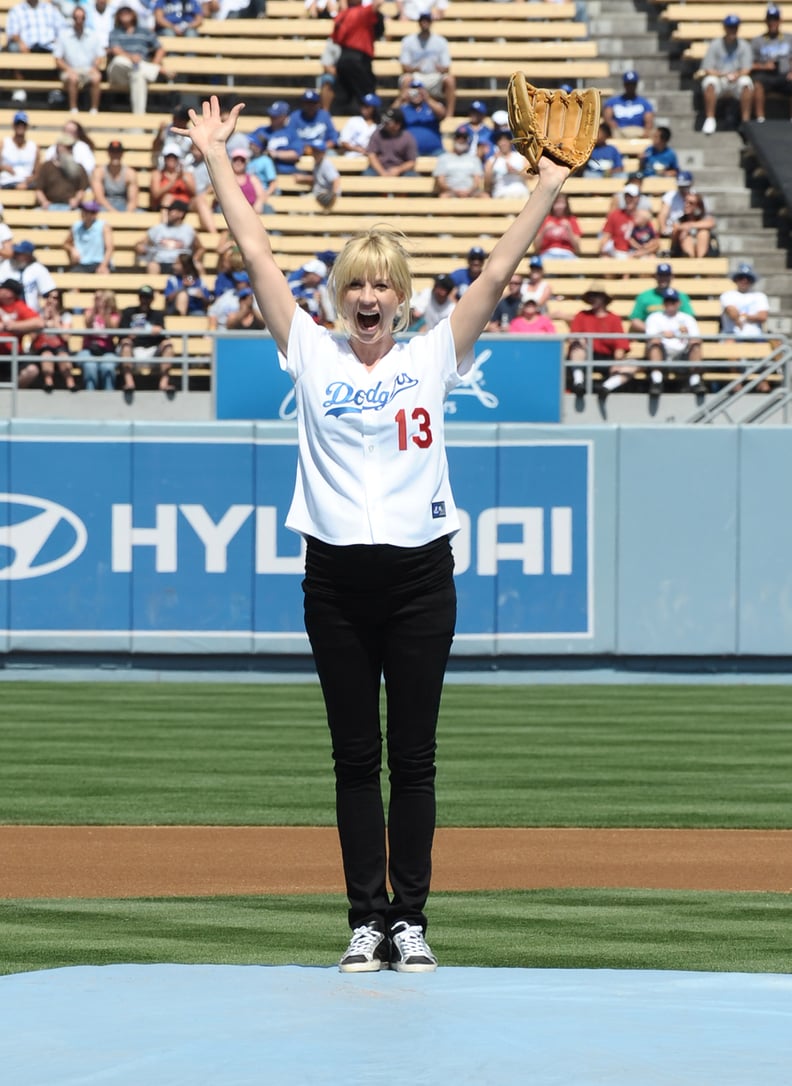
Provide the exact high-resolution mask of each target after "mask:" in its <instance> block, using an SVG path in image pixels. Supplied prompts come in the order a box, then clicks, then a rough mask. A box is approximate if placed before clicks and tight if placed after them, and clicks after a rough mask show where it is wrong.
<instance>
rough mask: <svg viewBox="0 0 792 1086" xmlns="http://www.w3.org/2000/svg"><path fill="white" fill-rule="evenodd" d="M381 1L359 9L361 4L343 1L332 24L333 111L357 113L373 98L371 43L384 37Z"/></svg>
mask: <svg viewBox="0 0 792 1086" xmlns="http://www.w3.org/2000/svg"><path fill="white" fill-rule="evenodd" d="M382 3H383V0H372V2H371V3H370V4H367V5H365V6H364V5H363V4H362V3H361V0H347V6H346V7H345V8H344V9H343V10H342V11H339V13H338V15H337V16H336V17H335V19H334V21H333V33H332V39H333V41H334V42H335V44H336V45H338V46H339V47H340V49H341V52H340V53H339V56H338V60H337V61H336V66H335V68H336V75H335V99H334V103H335V108H336V109H337V110H339V111H341V112H351V111H352V110H355V109H359V108H360V103H361V101H362V100H363V98H364V97H365V95H367V94H376V91H377V85H376V80H375V78H374V70H373V68H372V61H373V59H374V43H375V42H376V40H377V38H378V37H381V35H382V34H383V33H384V29H385V22H384V19H383V17H382V13H381V11H380V9H381V7H382Z"/></svg>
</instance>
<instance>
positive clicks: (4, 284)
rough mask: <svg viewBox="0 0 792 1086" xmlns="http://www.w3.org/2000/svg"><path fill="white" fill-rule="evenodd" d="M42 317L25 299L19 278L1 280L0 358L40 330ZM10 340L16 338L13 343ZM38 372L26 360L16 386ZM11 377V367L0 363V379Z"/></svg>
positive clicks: (25, 384) (31, 379)
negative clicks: (24, 338)
mask: <svg viewBox="0 0 792 1086" xmlns="http://www.w3.org/2000/svg"><path fill="white" fill-rule="evenodd" d="M43 327H44V318H43V317H42V316H41V314H40V313H38V312H37V311H36V310H35V309H33V308H32V307H31V306H29V305H28V304H27V302H26V301H25V300H24V291H23V288H22V284H21V283H20V282H19V280H18V279H0V358H2V356H3V355H6V356H8V355H10V354H11V353H12V349H14V348H16V350H21V348H22V345H23V337H25V336H27V335H29V334H30V333H32V332H40V331H41V329H42V328H43ZM13 341H16V342H15V343H14V342H13ZM38 375H39V367H38V366H36V365H34V364H32V363H28V364H27V365H24V366H23V367H22V368H21V369H20V370H19V387H20V388H29V387H30V385H32V384H33V382H34V381H35V380H36V378H37V377H38ZM10 378H11V367H10V366H9V365H8V364H0V380H3V381H8V380H10Z"/></svg>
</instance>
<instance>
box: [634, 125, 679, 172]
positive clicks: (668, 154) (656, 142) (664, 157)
mask: <svg viewBox="0 0 792 1086" xmlns="http://www.w3.org/2000/svg"><path fill="white" fill-rule="evenodd" d="M650 139H651V143H650V144H649V146H648V147H647V148H646V149H645V150H644V151H643V153H642V154H641V158H640V166H641V173H643V174H644V176H646V177H675V176H676V175H677V174H678V173H679V160H678V159H677V153H676V151H675V150H674V148H673V147H672V146H671V129H670V128H668V127H667V125H664V124H660V125H658V126H657V128H653V129H652V135H651V136H650Z"/></svg>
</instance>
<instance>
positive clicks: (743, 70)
mask: <svg viewBox="0 0 792 1086" xmlns="http://www.w3.org/2000/svg"><path fill="white" fill-rule="evenodd" d="M739 32H740V17H739V15H727V16H726V17H725V18H724V20H723V35H722V36H721V37H718V38H715V39H713V41H711V42H710V43H709V45H708V46H707V51H706V53H705V54H704V60H703V61H702V62H701V68H700V69H699V70H698V72H697V73H696V75H697V76H700V77H701V93H702V95H703V97H704V114H705V116H704V123H703V124H702V126H701V131H702V132H703V133H704V135H705V136H711V135H712V133H713V132H715V131H716V129H717V127H718V124H717V121H716V120H715V112H716V109H717V105H718V102H719V101H720V100H721V98H736V99H737V100H738V101H739V104H740V120H741V121H742V122H743V123H744V124H745V123H747V122H748V121H750V119H751V111H752V109H753V96H754V85H753V80H752V79H751V67H752V65H753V53H752V51H751V46H750V43H749V42H747V41H746V40H745V39H744V38H740V37H739Z"/></svg>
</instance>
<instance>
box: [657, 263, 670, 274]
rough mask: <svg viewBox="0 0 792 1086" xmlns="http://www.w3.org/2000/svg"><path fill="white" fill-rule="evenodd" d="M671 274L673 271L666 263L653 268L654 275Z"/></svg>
mask: <svg viewBox="0 0 792 1086" xmlns="http://www.w3.org/2000/svg"><path fill="white" fill-rule="evenodd" d="M673 274H674V269H673V268H672V267H671V265H670V264H666V263H663V264H658V265H657V267H656V268H655V275H673Z"/></svg>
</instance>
